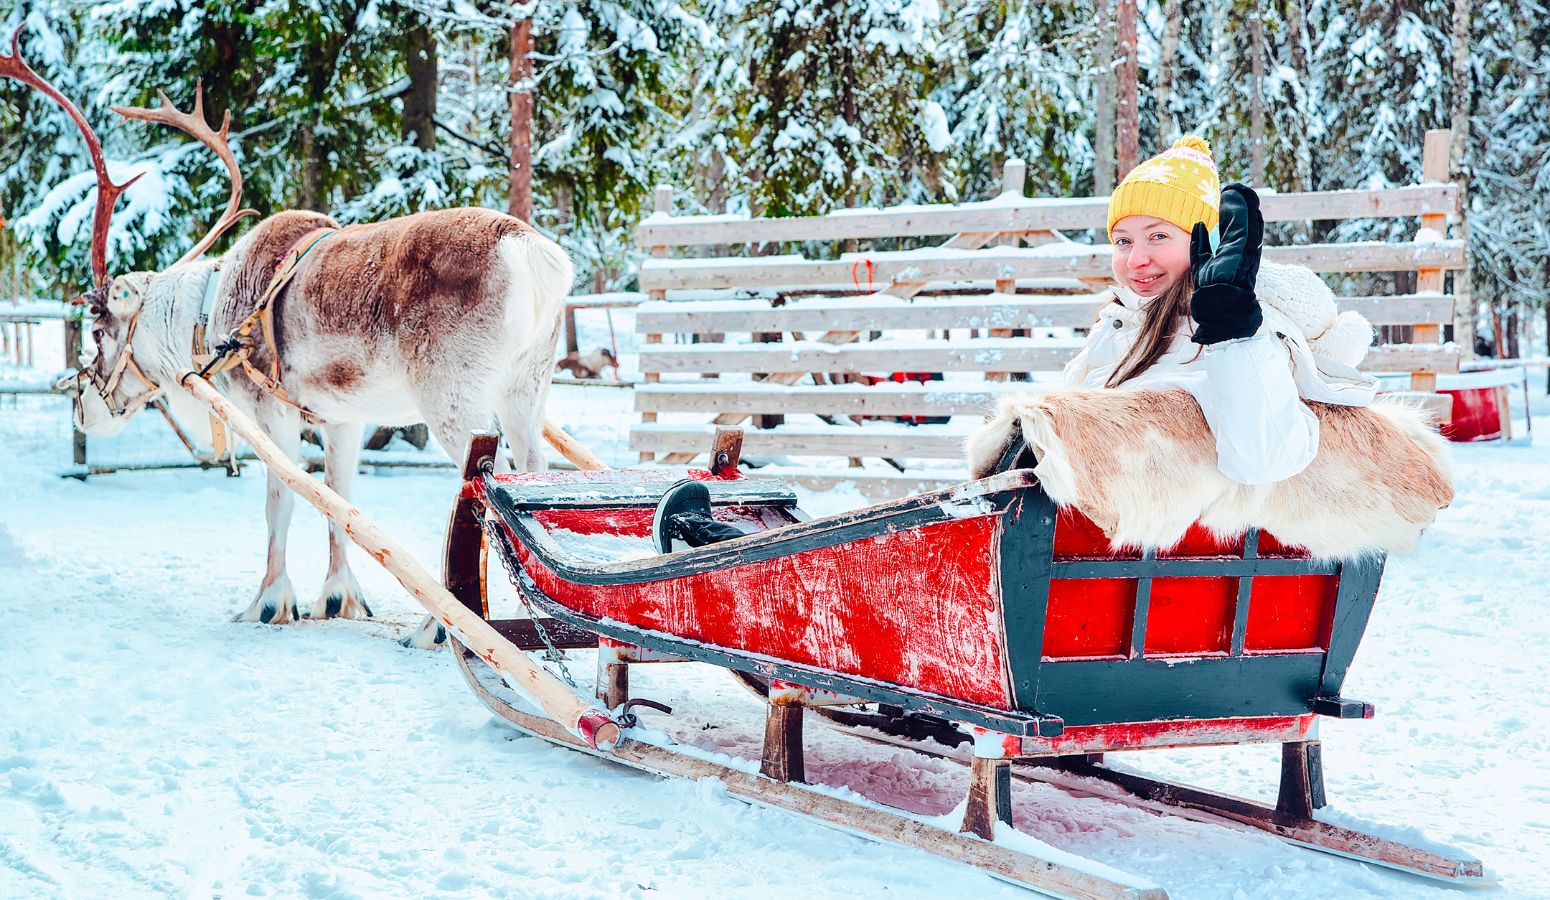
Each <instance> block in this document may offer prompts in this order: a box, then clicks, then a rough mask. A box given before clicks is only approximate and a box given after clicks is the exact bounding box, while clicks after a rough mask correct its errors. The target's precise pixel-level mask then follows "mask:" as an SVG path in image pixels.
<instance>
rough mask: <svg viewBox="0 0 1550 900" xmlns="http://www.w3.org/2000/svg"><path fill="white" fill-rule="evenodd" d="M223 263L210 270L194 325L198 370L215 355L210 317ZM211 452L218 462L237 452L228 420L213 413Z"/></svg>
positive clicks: (195, 359) (218, 260) (216, 262)
mask: <svg viewBox="0 0 1550 900" xmlns="http://www.w3.org/2000/svg"><path fill="white" fill-rule="evenodd" d="M221 262H222V260H220V259H217V260H216V261H215V268H213V269H211V270H210V277H209V278H207V279H205V291H204V299H202V300H201V301H200V303H199V320H198V321H197V322H195V323H194V347H193V353H192V355H191V356H190V359H192V360H193V361H194V366H195V367H196V368H198V367H202V366H204V365H206V364H207V363H208V362H209V361H210V359H211V357H212V356H213V355H214V353H213V351H212V350H211V348H210V341H209V337H208V334H209V329H210V317H211V315H213V314H214V312H215V298H216V295H217V294H219V293H220V290H221ZM210 452H211V454H212V456H213V457H214V458H215V459H217V460H219V459H221V458H222V457H224V456H226V455H227V453H228V452H231V453H235V452H236V442H235V441H233V440H231V434H230V432H229V430H228V427H227V425H226V420H224V419H222V418H221V417H220V416H217V415H216V414H215V413H213V412H212V413H210Z"/></svg>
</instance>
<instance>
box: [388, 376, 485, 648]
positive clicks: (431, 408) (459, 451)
mask: <svg viewBox="0 0 1550 900" xmlns="http://www.w3.org/2000/svg"><path fill="white" fill-rule="evenodd" d="M420 411H421V412H422V413H424V414H425V424H427V425H429V426H430V429H431V435H432V436H433V437H435V439H436V443H437V444H439V445H441V449H442V450H443V451H444V452H445V453H446V454H447V455H448V456H450V457H452V458H453V459H457V460H461V459H462V458H463V457H464V456H466V455H467V451H468V440H469V436H470V435H472V434H473V433H474V432H475V431H479V430H482V429H487V428H489V427H490V416H489V413H488V411H486V410H484V409H477V410H470V409H469V408H466V407H463V406H460V405H458V404H455V403H447V402H445V401H444V400H443V399H442V398H440V397H434V396H428V397H422V398H420ZM496 465H497V466H498V467H500V465H501V464H500V460H499V457H497V459H496ZM399 643H400V644H402V645H403V646H405V647H410V648H413V649H418V650H436V649H438V648H440V647H443V646H445V645H446V643H447V629H446V628H444V627H443V626H442V624H441V623H440V622H438V621H436V617H435V616H426V617H425V618H424V619H423V620H421V622H420V624H419V626H418V627H417V628H415V630H414V631H411V632H410V633H409V634H407V635H405V636H404V638H403V639H402V640H400V641H399Z"/></svg>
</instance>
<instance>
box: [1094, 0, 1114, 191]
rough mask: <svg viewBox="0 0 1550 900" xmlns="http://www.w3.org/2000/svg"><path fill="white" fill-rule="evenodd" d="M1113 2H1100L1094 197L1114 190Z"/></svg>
mask: <svg viewBox="0 0 1550 900" xmlns="http://www.w3.org/2000/svg"><path fill="white" fill-rule="evenodd" d="M1111 2H1112V0H1098V3H1097V22H1096V25H1097V28H1098V50H1097V59H1096V60H1095V63H1094V66H1093V70H1094V73H1093V74H1094V78H1093V119H1094V124H1095V126H1096V128H1095V133H1094V134H1093V194H1094V196H1098V197H1104V196H1107V195H1108V194H1109V193H1110V192H1111V191H1113V190H1114V23H1113V21H1112V16H1111V12H1112V9H1113V7H1112V6H1111V5H1110V4H1111Z"/></svg>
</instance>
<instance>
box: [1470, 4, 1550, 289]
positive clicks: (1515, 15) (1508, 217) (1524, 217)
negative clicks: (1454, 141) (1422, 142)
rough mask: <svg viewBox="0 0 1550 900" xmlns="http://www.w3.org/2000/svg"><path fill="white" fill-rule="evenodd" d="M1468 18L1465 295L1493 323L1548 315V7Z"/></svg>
mask: <svg viewBox="0 0 1550 900" xmlns="http://www.w3.org/2000/svg"><path fill="white" fill-rule="evenodd" d="M1474 13H1475V14H1474V28H1473V29H1472V38H1471V45H1472V47H1471V63H1472V65H1473V66H1474V88H1475V90H1474V104H1473V112H1472V114H1471V120H1470V121H1471V124H1472V127H1471V129H1470V140H1469V145H1468V149H1467V151H1466V155H1465V159H1464V164H1465V170H1466V171H1467V172H1468V175H1469V201H1470V202H1469V234H1470V244H1471V249H1472V252H1471V262H1472V263H1473V265H1472V267H1471V275H1472V276H1473V279H1474V283H1473V296H1474V297H1475V298H1477V299H1480V300H1483V301H1486V302H1487V303H1488V304H1491V305H1493V306H1494V307H1495V310H1494V311H1495V313H1496V315H1497V317H1498V319H1500V318H1501V317H1503V315H1504V314H1509V313H1510V310H1511V309H1513V308H1517V307H1525V308H1537V309H1541V310H1544V309H1547V308H1550V202H1547V201H1546V198H1547V197H1550V120H1547V119H1546V117H1545V112H1544V111H1545V109H1547V108H1550V65H1547V64H1546V62H1545V60H1544V56H1543V52H1542V48H1543V47H1545V46H1546V44H1547V42H1550V8H1547V7H1546V6H1545V4H1543V3H1542V2H1533V0H1530V2H1512V3H1504V2H1499V0H1488V2H1479V3H1477V4H1476V7H1475V10H1474ZM1525 311H1526V310H1525ZM1507 317H1508V318H1509V319H1510V314H1509V315H1507Z"/></svg>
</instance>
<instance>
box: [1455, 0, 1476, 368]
mask: <svg viewBox="0 0 1550 900" xmlns="http://www.w3.org/2000/svg"><path fill="white" fill-rule="evenodd" d="M1469 24H1470V0H1454V2H1453V103H1452V108H1451V110H1450V111H1449V117H1450V118H1451V119H1452V120H1453V121H1452V124H1451V127H1452V130H1453V134H1452V136H1451V137H1450V139H1449V147H1448V158H1449V163H1450V165H1449V171H1450V172H1451V173H1452V175H1453V183H1454V184H1455V185H1457V186H1458V192H1459V211H1458V222H1457V224H1456V225H1455V227H1454V230H1453V236H1454V237H1456V238H1458V239H1459V240H1461V241H1463V242H1464V268H1462V269H1460V270H1458V271H1457V272H1455V273H1453V341H1454V343H1456V344H1457V345H1458V347H1459V352H1460V353H1461V354H1462V358H1463V359H1469V358H1470V357H1472V356H1474V349H1475V339H1474V327H1475V326H1474V321H1475V316H1474V308H1473V307H1474V299H1473V297H1472V296H1471V295H1472V294H1473V292H1474V291H1473V288H1472V284H1471V282H1472V281H1473V278H1472V277H1471V274H1470V266H1472V265H1473V264H1474V260H1473V259H1472V255H1471V254H1470V252H1469V107H1470V100H1471V98H1472V97H1473V95H1474V77H1473V70H1471V69H1470V67H1469Z"/></svg>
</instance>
